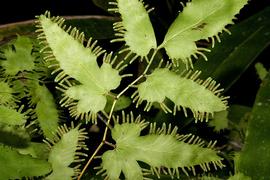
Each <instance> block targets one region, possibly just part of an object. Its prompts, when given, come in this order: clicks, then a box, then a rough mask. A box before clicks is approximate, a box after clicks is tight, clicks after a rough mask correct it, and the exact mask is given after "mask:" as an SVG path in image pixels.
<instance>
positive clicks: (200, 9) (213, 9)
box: [161, 0, 248, 66]
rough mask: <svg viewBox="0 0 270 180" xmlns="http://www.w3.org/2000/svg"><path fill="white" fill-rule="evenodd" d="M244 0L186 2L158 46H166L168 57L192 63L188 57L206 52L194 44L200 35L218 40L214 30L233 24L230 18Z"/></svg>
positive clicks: (241, 5) (194, 0)
mask: <svg viewBox="0 0 270 180" xmlns="http://www.w3.org/2000/svg"><path fill="white" fill-rule="evenodd" d="M247 1H248V0H218V1H217V0H208V1H207V2H205V0H193V1H192V2H188V3H187V4H186V7H185V8H184V10H183V12H182V13H180V14H179V15H178V17H177V18H176V20H175V21H174V22H173V24H172V25H171V27H170V28H169V30H168V32H167V34H166V36H165V38H164V41H163V43H162V44H161V47H164V48H165V49H166V52H167V54H168V55H169V57H170V59H172V60H173V61H174V62H175V63H176V64H178V63H177V61H178V60H182V61H183V62H184V63H185V64H186V65H187V66H192V60H191V57H192V56H194V57H197V54H199V55H202V56H203V57H204V58H205V59H207V58H206V56H205V55H204V54H203V53H202V51H209V50H208V49H205V48H198V47H197V46H196V44H195V42H196V41H198V40H200V39H208V38H211V40H212V43H213V44H212V45H213V46H214V41H215V38H216V39H217V40H218V41H220V39H219V37H218V33H220V32H222V31H223V30H225V31H227V32H228V30H227V29H226V28H225V26H226V25H228V24H233V22H232V19H234V16H235V15H236V14H237V13H239V11H240V9H241V8H243V6H244V5H245V4H247Z"/></svg>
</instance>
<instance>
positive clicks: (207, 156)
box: [100, 122, 223, 180]
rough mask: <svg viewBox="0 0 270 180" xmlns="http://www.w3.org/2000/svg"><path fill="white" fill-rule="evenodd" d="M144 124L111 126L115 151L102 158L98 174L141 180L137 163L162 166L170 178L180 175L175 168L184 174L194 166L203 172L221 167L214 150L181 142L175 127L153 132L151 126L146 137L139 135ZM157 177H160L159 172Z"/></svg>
mask: <svg viewBox="0 0 270 180" xmlns="http://www.w3.org/2000/svg"><path fill="white" fill-rule="evenodd" d="M147 124H148V123H144V122H139V123H138V122H136V123H134V122H131V123H123V124H121V125H120V124H116V125H115V126H114V128H113V129H112V137H113V139H114V140H115V141H116V148H115V149H114V150H110V151H107V152H105V153H104V154H103V155H102V165H101V166H102V170H101V171H100V172H103V171H106V173H105V174H106V176H107V178H108V179H119V176H120V173H121V172H123V173H124V175H125V178H126V179H138V180H141V179H144V177H143V172H142V169H141V167H140V166H139V164H138V161H141V162H144V163H146V164H148V165H150V166H151V168H152V169H154V171H155V170H157V169H159V168H161V167H163V168H164V167H165V168H168V169H170V170H169V172H170V175H171V176H173V175H174V174H176V175H177V176H179V171H178V168H182V170H183V171H184V172H185V173H187V172H186V170H185V168H190V169H192V170H193V171H195V169H194V166H196V165H200V166H201V167H202V169H203V170H205V171H207V170H209V169H208V168H206V167H209V164H210V163H212V164H214V166H215V167H216V166H219V167H222V166H223V165H222V163H221V160H222V158H220V157H219V156H217V154H216V152H215V151H214V150H213V149H211V148H204V147H203V145H202V144H203V143H202V142H201V140H198V138H195V139H197V140H195V141H193V142H192V140H191V141H189V143H186V142H184V141H183V140H182V141H181V140H180V139H181V136H180V135H177V134H176V133H177V128H174V129H172V128H171V126H169V127H168V128H166V126H163V127H162V128H160V129H157V130H156V129H155V125H153V124H152V125H153V126H151V127H150V132H149V134H148V135H145V136H140V133H141V131H142V129H144V128H145V127H146V126H147ZM193 138H194V137H193ZM182 139H185V138H183V137H182ZM186 139H187V138H186ZM208 147H211V145H209V146H208ZM157 172H159V171H158V170H157ZM157 172H156V173H157ZM172 172H173V173H172ZM157 175H158V176H159V173H157Z"/></svg>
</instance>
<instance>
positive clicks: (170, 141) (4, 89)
mask: <svg viewBox="0 0 270 180" xmlns="http://www.w3.org/2000/svg"><path fill="white" fill-rule="evenodd" d="M246 4H247V0H219V1H217V0H210V1H205V0H193V1H191V2H187V3H185V4H184V3H182V6H183V11H182V12H180V13H179V15H178V16H177V18H176V19H175V20H174V22H173V23H172V24H171V25H170V27H169V29H168V31H167V33H166V34H164V39H163V41H162V42H161V43H160V44H159V43H158V41H157V40H156V36H155V31H154V28H153V26H152V23H151V21H150V17H149V13H150V12H151V11H152V10H153V9H152V8H149V6H148V5H146V4H145V3H144V2H143V1H142V0H129V1H125V0H117V1H115V2H111V3H109V6H110V8H109V11H110V12H113V13H117V14H119V15H120V20H119V22H115V23H114V24H113V27H112V28H113V29H114V31H115V37H116V38H115V39H112V40H111V42H112V43H114V42H117V43H119V42H124V43H123V46H122V47H121V48H120V50H119V51H117V52H108V51H106V50H104V49H103V48H101V47H100V46H98V45H97V44H98V42H97V41H96V40H93V38H91V37H90V38H86V37H85V35H84V33H83V32H80V31H79V30H78V29H77V28H76V27H74V28H72V27H71V26H67V25H65V20H64V18H61V17H59V16H51V14H50V12H49V11H46V12H45V14H42V15H39V16H37V19H36V34H37V39H34V40H33V39H31V38H29V37H25V36H18V37H17V39H16V40H14V41H13V42H10V43H9V44H7V45H6V46H5V47H3V48H2V49H3V50H2V54H1V57H2V61H1V68H2V69H1V70H2V71H1V82H0V89H1V92H0V128H1V132H5V133H6V134H8V135H9V136H10V137H13V136H14V138H15V139H20V140H21V145H20V146H16V143H12V141H10V143H6V142H5V141H4V140H2V141H1V144H0V151H1V152H0V162H1V163H5V164H7V166H5V167H3V168H1V170H0V171H1V176H2V178H3V179H16V178H24V177H26V178H32V177H41V178H44V179H55V180H57V179H71V178H77V179H81V178H82V177H83V175H84V174H85V172H86V171H87V169H89V168H90V167H89V165H90V166H91V163H92V162H93V161H94V159H95V158H98V159H100V163H99V165H97V166H96V167H95V168H94V169H95V172H96V174H97V175H99V174H101V175H102V176H103V177H104V178H105V179H113V180H114V179H131V180H135V179H136V180H137V179H138V180H140V179H151V178H153V176H156V177H157V178H162V177H163V175H164V174H165V175H168V176H169V177H171V178H185V177H188V176H196V175H197V174H199V175H198V176H200V177H202V178H203V176H204V175H205V174H207V173H208V172H213V171H214V170H219V169H221V168H224V167H225V165H224V162H223V161H224V157H222V156H221V155H220V152H219V151H218V150H217V149H216V148H215V145H216V141H215V140H212V141H209V142H207V141H204V140H202V139H201V138H200V137H198V136H197V135H193V134H184V133H183V132H181V131H179V130H178V127H177V126H175V125H173V122H162V123H158V122H151V120H149V119H148V117H149V116H148V114H151V113H152V112H153V111H155V110H157V111H159V110H161V111H163V112H164V113H166V114H172V115H174V116H176V115H177V114H183V115H184V116H185V117H191V118H190V119H191V120H192V121H194V122H195V123H205V122H208V120H211V123H210V125H211V126H215V129H216V130H217V131H219V130H220V129H223V128H224V127H226V126H227V120H226V117H227V115H228V111H227V108H228V102H227V99H228V97H227V96H223V95H222V92H223V89H222V88H221V87H222V85H220V84H219V83H218V82H216V81H215V80H214V79H213V78H211V77H208V78H205V79H201V78H200V74H201V71H200V70H194V69H193V67H194V66H193V64H194V62H196V61H199V60H196V59H198V58H199V57H200V56H201V57H203V58H204V59H205V60H207V56H206V55H205V54H204V52H210V51H211V48H209V47H201V46H200V45H198V43H197V42H198V41H199V40H207V41H209V42H210V44H211V45H212V48H213V47H214V46H215V41H218V42H220V38H219V35H220V33H222V32H223V31H225V32H227V33H230V31H229V30H228V29H226V27H227V25H230V24H233V21H232V20H233V19H235V15H236V14H238V13H239V12H240V10H241V9H242V8H243V7H244V6H245V5H246ZM162 52H165V53H166V55H167V56H166V55H165V56H164V57H165V58H159V54H161V53H162ZM137 61H138V62H137ZM135 63H138V64H140V65H141V67H143V70H142V71H141V73H140V74H139V75H136V74H131V73H130V72H129V67H131V66H134V64H135ZM209 63H211V62H209ZM130 81H131V82H130ZM126 82H130V83H128V85H127V83H126ZM133 88H134V89H133ZM51 92H53V93H51ZM131 102H132V103H131ZM120 110H122V111H121V112H120ZM161 111H159V112H161ZM215 115H216V116H217V117H219V118H220V117H221V119H222V117H223V119H222V122H220V121H218V120H216V119H215V118H216V116H215ZM183 118H184V117H183ZM178 121H181V119H178ZM101 123H104V124H105V127H104V128H103V129H102V138H101V140H100V143H99V145H98V146H97V147H90V146H89V145H88V144H87V142H88V140H86V139H88V138H89V139H90V141H91V136H90V137H89V134H88V133H87V131H86V129H85V128H87V127H89V124H90V125H93V126H94V125H96V126H100V124H101ZM74 124H75V125H74ZM101 127H102V126H101ZM180 133H181V134H180ZM90 134H91V133H90ZM109 135H111V136H109ZM41 139H45V140H44V141H43V143H42V142H41ZM105 145H107V146H108V147H110V148H111V149H109V150H106V151H105V152H104V153H101V149H102V148H103V147H104V146H105ZM44 146H45V147H47V148H44ZM89 149H90V150H89ZM87 156H88V161H87V162H86V163H84V162H83V161H84V158H83V157H87ZM16 161H22V162H23V164H18V163H16ZM97 161H98V160H97ZM81 165H83V168H80V166H81ZM29 169H31V171H29ZM92 169H93V168H92ZM15 170H16V171H15ZM239 176H240V175H239ZM242 176H243V177H245V175H244V174H241V177H242ZM209 178H211V177H209ZM232 178H233V177H232Z"/></svg>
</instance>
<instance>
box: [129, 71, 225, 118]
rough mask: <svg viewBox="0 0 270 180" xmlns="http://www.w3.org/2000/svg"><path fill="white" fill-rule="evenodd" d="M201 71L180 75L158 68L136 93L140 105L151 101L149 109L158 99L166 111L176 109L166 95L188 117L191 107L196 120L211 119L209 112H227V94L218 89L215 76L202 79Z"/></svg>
mask: <svg viewBox="0 0 270 180" xmlns="http://www.w3.org/2000/svg"><path fill="white" fill-rule="evenodd" d="M199 74H200V72H198V71H196V72H195V73H194V74H191V72H189V73H187V74H186V75H185V76H182V77H181V76H179V75H177V74H176V73H174V72H172V71H170V70H169V69H167V68H163V69H156V70H154V72H153V73H152V74H150V75H149V76H148V77H147V79H146V81H145V82H143V83H141V84H139V85H138V90H137V91H136V92H135V93H134V94H133V98H134V101H136V100H137V105H139V104H140V103H142V102H143V101H144V100H146V101H147V104H146V106H145V110H146V111H148V110H150V108H151V106H152V104H153V103H154V102H158V103H160V105H161V108H162V109H163V110H164V111H165V112H172V111H171V110H170V109H169V108H168V107H167V106H166V105H165V103H164V101H165V98H166V97H167V98H169V99H170V100H171V101H173V102H174V104H175V106H174V113H176V110H180V109H181V108H182V109H183V110H184V113H185V115H186V116H187V112H186V108H189V109H191V111H192V112H193V115H194V117H195V119H196V120H203V119H204V118H205V119H206V120H208V117H209V114H210V115H213V113H214V112H218V111H223V110H225V109H226V108H227V102H226V100H225V99H226V97H225V98H224V97H220V92H221V91H222V89H219V90H218V87H219V84H216V82H215V81H213V80H212V79H211V78H208V79H206V80H205V81H203V80H200V79H198V76H199Z"/></svg>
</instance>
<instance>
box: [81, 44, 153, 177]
mask: <svg viewBox="0 0 270 180" xmlns="http://www.w3.org/2000/svg"><path fill="white" fill-rule="evenodd" d="M157 51H158V49H155V51H154V52H153V54H152V56H151V59H150V61H149V63H148V64H147V66H146V68H145V70H144V72H143V73H142V74H141V75H140V76H139V77H137V78H136V79H135V80H134V81H132V82H131V83H130V84H129V85H128V86H127V87H126V88H125V89H123V90H122V91H121V92H120V93H119V94H118V95H117V96H116V97H115V99H114V101H113V104H112V107H111V110H110V114H109V117H108V121H107V124H106V128H105V130H104V134H103V138H102V141H101V143H100V144H99V146H98V147H97V149H96V150H95V152H94V153H93V154H92V156H91V157H90V159H89V160H88V161H87V163H86V165H85V166H84V168H83V170H82V172H81V173H80V175H79V177H78V180H80V179H81V178H82V176H83V174H84V172H85V171H86V169H87V167H88V166H89V164H90V163H91V161H92V160H93V159H94V157H95V156H96V154H97V153H98V152H99V150H100V149H101V148H102V146H103V145H104V144H107V141H106V137H107V134H108V129H109V126H110V122H111V119H112V113H113V110H114V108H115V104H116V102H117V101H118V99H119V98H120V97H121V96H122V95H123V94H124V93H125V92H126V91H127V90H128V89H129V88H130V87H131V86H133V85H134V84H135V83H137V82H138V81H139V80H140V79H141V78H143V77H144V76H145V75H146V73H147V71H148V70H149V68H150V66H151V64H152V62H153V60H154V57H155V55H156V53H157Z"/></svg>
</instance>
